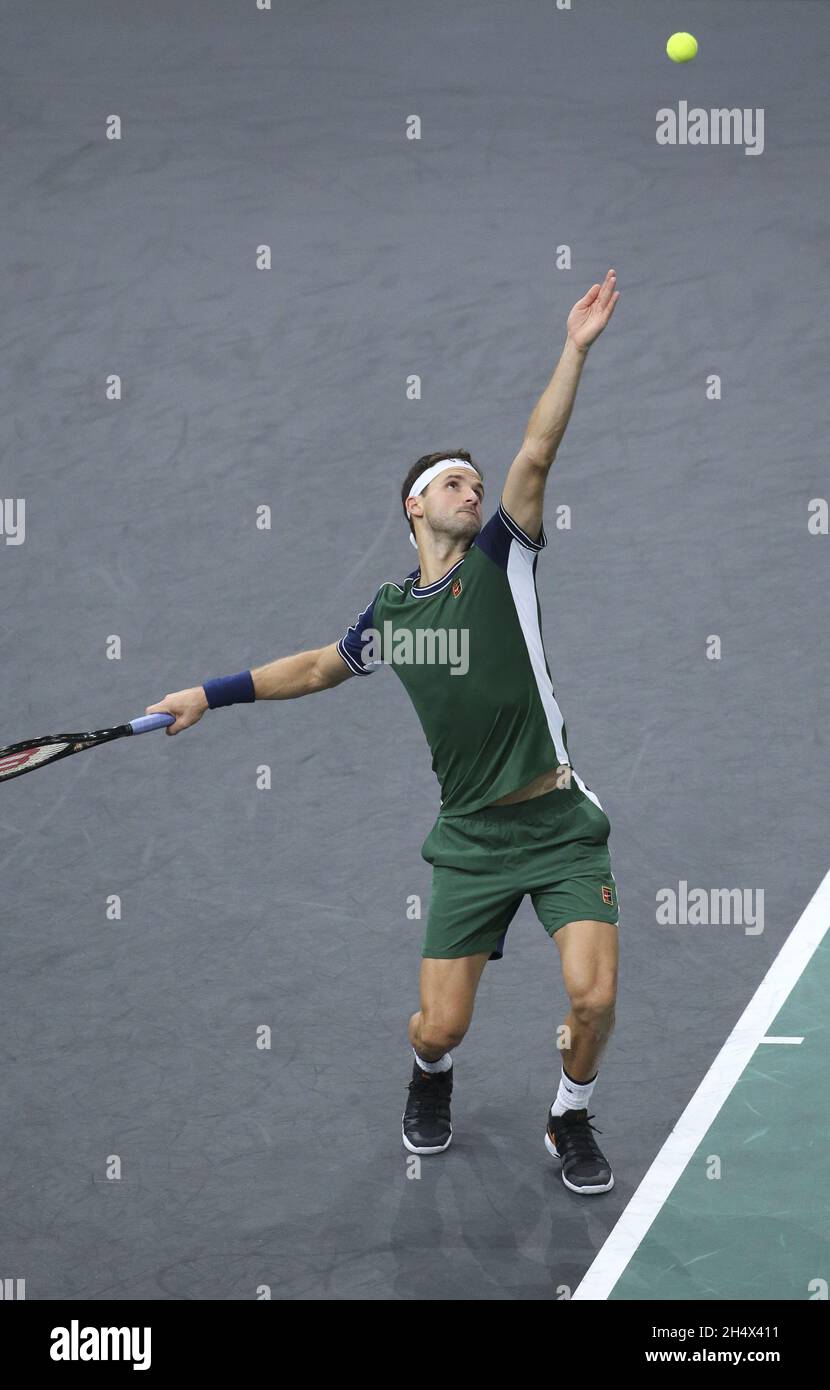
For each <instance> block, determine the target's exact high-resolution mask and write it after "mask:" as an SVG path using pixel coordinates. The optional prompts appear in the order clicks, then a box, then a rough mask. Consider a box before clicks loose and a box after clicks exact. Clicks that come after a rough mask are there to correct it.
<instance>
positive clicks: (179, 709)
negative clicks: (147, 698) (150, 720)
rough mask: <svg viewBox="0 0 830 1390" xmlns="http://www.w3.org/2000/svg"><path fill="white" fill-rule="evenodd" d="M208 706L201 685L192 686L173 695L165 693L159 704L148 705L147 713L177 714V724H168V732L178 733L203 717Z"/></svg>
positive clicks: (166, 730)
mask: <svg viewBox="0 0 830 1390" xmlns="http://www.w3.org/2000/svg"><path fill="white" fill-rule="evenodd" d="M207 707H208V702H207V697H206V695H205V692H204V689H203V688H202V686H201V685H194V686H191V688H190V690H177V691H176V692H175V693H174V694H173V695H165V697H164V699H163V700H159V702H158V704H157V705H148V706H147V708H146V710H145V711H144V713H145V714H160V713H166V714H175V716H176V722H175V724H168V726H167V728H166V729H165V731H164V732H165V733H166V734H178V733H181V731H182V729H189V728H190V726H191V724H196V723H197V722H198V720H200V719H201V717H202V715H203V714H204V712H205V710H206V709H207Z"/></svg>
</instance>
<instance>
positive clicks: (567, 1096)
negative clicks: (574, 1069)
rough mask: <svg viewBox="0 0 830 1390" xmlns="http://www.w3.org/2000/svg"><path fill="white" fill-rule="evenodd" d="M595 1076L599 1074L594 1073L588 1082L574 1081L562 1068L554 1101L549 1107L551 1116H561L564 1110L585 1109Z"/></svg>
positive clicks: (594, 1082) (594, 1083)
mask: <svg viewBox="0 0 830 1390" xmlns="http://www.w3.org/2000/svg"><path fill="white" fill-rule="evenodd" d="M597 1076H599V1072H596V1073H595V1074H594V1076H593V1077H592V1078H591V1080H590V1081H574V1080H573V1078H572V1077H570V1076H568V1073H567V1072H566V1071H565V1068H564V1067H563V1068H562V1076H561V1078H560V1080H559V1090H558V1091H557V1093H556V1100H555V1101H554V1102H553V1105H552V1106H551V1107H550V1113H551V1115H563V1114H564V1113H565V1111H566V1110H585V1109H587V1106H588V1101H589V1100H590V1099H591V1092H592V1091H593V1089H594V1086H595V1085H596V1080H597Z"/></svg>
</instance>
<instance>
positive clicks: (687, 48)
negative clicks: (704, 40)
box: [666, 34, 697, 63]
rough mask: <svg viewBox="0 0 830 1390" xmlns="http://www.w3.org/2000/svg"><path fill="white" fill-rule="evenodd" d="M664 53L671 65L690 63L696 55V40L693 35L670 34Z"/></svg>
mask: <svg viewBox="0 0 830 1390" xmlns="http://www.w3.org/2000/svg"><path fill="white" fill-rule="evenodd" d="M666 52H667V53H668V55H669V57H670V58H671V60H672V62H673V63H690V62H691V61H692V59H693V58H694V56H695V54H696V53H697V39H696V38H695V36H694V34H672V36H671V38H670V39H669V41H668V43H667V44H666Z"/></svg>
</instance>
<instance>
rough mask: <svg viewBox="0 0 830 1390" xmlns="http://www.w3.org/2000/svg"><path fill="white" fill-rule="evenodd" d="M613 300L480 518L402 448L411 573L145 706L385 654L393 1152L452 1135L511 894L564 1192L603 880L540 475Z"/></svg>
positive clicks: (598, 985) (450, 465)
mask: <svg viewBox="0 0 830 1390" xmlns="http://www.w3.org/2000/svg"><path fill="white" fill-rule="evenodd" d="M618 299H619V291H618V290H617V289H616V274H615V272H614V271H613V270H609V271H608V274H607V275H606V277H605V280H604V282H603V284H602V285H592V287H591V289H590V290H588V293H587V294H586V295H584V296H583V298H582V299H580V300H579V301H578V302H577V303H576V304H575V305H574V307H573V309H572V310H571V312H570V314H569V315H568V320H567V337H566V341H565V346H564V349H563V351H562V355H561V357H560V359H559V362H558V364H557V367H556V370H555V372H554V374H553V377H552V378H551V381H550V382H549V384H548V386H547V388H546V389H545V391H544V392H543V394H542V396H541V397H540V399H539V401H538V403H537V405H536V407H535V409H534V411H533V413H532V415H531V416H530V420H529V422H528V426H527V430H526V433H525V437H524V440H523V442H522V446H521V448H520V450H519V452H518V454H517V455H516V457H515V459H514V460H513V463H512V464H511V467H510V471H509V473H508V475H507V481H506V482H505V485H504V490H503V492H502V495H501V501H500V503H499V506H498V508H497V510H496V511H495V512H494V514H493V515H492V516H491V517H490V519H489V520H488V521H487V522H486V524H482V509H483V501H484V483H483V474H482V472H481V469H480V468H479V467H478V466H477V465H476V464H475V463H474V462H473V460H472V459H471V457H470V454H469V453H468V452H466V451H465V450H456V451H455V452H447V451H440V452H438V453H433V454H427V455H426V456H425V457H423V458H420V459H418V461H417V463H415V464H414V465H413V467H412V468H410V470H409V472H408V473H407V476H406V479H405V481H404V485H403V490H402V494H401V496H402V502H403V509H404V514H405V516H406V518H407V521H408V524H409V528H410V539H411V540H412V542H413V544H414V545H416V547H417V550H418V561H419V563H418V567H417V569H415V570H413V571H412V573H411V574H408V575H407V577H406V578H405V579H404V580H403V582H402V583H400V584H398V583H393V582H391V581H390V582H387V583H384V584H381V586H380V588H379V589H378V590H377V592H376V594H375V596H374V598H373V599H372V601H371V603H370V604H369V605H368V607H367V608H365V609H364V610H363V611H362V612H361V613H360V614H359V616H358V618H357V620H356V622H355V623H353V624H352V626H351V627H350V628H349V629H348V631H347V632H346V633H345V634H344V635H343V636H342V637H341V638H340V640H339V641H338V642H333V643H331V645H330V646H327V647H322V648H320V649H318V650H314V651H307V652H299V653H297V654H296V655H294V656H288V657H283V658H281V659H280V660H277V661H272V662H271V663H270V664H269V665H267V666H262V667H259V668H257V669H255V670H252V671H243V672H241V673H239V674H238V675H235V676H224V677H219V678H218V679H214V680H208V681H206V682H205V683H204V685H203V686H196V687H194V688H192V689H189V690H180V691H177V692H175V693H174V694H172V695H167V696H166V697H165V698H164V699H163V700H161V701H160V702H159V703H158V704H157V705H148V707H147V711H146V712H147V713H148V714H151V713H155V712H156V711H162V710H166V711H169V712H170V713H171V714H174V715H175V716H176V722H175V723H174V724H171V725H170V727H169V728H168V729H167V732H168V733H169V734H177V733H179V732H180V731H181V730H182V729H186V728H187V727H188V726H189V725H191V724H194V723H195V722H196V720H198V719H200V718H201V716H202V714H203V713H204V712H205V710H206V709H208V708H210V709H216V708H218V707H220V706H223V705H230V704H234V703H236V702H239V701H251V700H290V699H295V698H296V697H297V696H300V695H310V694H312V693H313V692H314V691H318V690H326V689H328V688H330V687H332V686H335V685H340V684H341V683H342V682H343V681H345V680H347V679H349V678H350V677H352V676H358V677H365V676H368V675H370V674H371V673H372V672H373V671H375V670H376V669H377V668H378V666H380V665H384V664H388V665H391V666H392V667H393V669H394V670H395V672H396V674H397V675H398V676H399V677H400V679H401V681H402V682H403V685H404V687H405V689H406V691H407V693H408V694H409V696H410V698H411V700H412V702H413V704H414V706H415V709H416V712H417V714H418V717H419V719H420V721H421V724H422V726H423V729H424V732H425V734H426V737H427V741H428V743H429V745H430V749H431V752H432V759H433V761H432V766H433V769H434V771H435V773H436V775H437V778H438V781H439V783H440V786H441V793H442V799H441V805H440V810H439V813H438V817H437V819H436V821H435V824H434V825H433V827H432V829H431V830H430V833H429V835H428V836H427V838H426V840H425V841H424V844H423V846H422V849H421V853H422V856H423V858H424V859H425V860H426V861H427V863H429V864H431V865H432V866H433V877H432V893H431V897H430V905H429V913H428V919H427V924H426V931H425V935H424V940H423V943H422V947H421V955H422V961H421V980H420V1004H421V1007H420V1009H419V1011H418V1012H417V1013H415V1014H413V1015H412V1017H411V1019H410V1021H409V1039H410V1042H411V1045H412V1050H413V1053H414V1061H413V1068H412V1080H411V1082H410V1083H409V1088H408V1089H409V1096H408V1101H407V1104H406V1109H405V1112H404V1115H403V1121H402V1137H403V1142H404V1145H405V1147H406V1148H407V1149H408V1150H409V1151H410V1152H412V1153H416V1154H436V1153H441V1152H442V1151H443V1150H444V1149H446V1148H447V1147H448V1145H449V1143H450V1141H451V1139H452V1127H451V1123H450V1097H451V1092H452V1086H453V1058H452V1053H453V1051H454V1049H455V1048H457V1047H458V1046H459V1044H460V1043H461V1041H462V1039H463V1038H464V1036H465V1034H466V1032H467V1030H468V1028H469V1026H470V1021H471V1018H472V1013H473V1004H474V1001H475V995H476V990H477V987H478V983H479V980H480V979H481V974H482V971H483V969H484V966H485V965H486V963H487V961H490V960H500V959H501V958H502V956H503V953H504V946H505V938H506V934H507V930H508V927H509V926H510V923H511V921H512V920H513V918H514V916H515V914H516V912H517V910H518V908H519V905H520V903H521V902H522V899H523V898H524V896H525V894H528V893H529V894H530V898H531V902H532V904H533V908H534V910H535V913H536V916H537V917H538V919H539V921H540V922H541V923H542V926H543V927H544V928H545V930H546V931H547V932H548V934H549V935H550V936H551V937H552V938H553V940H554V941H555V942H556V945H557V947H558V948H559V955H560V958H561V964H562V972H563V979H564V983H565V988H566V990H567V993H568V997H569V1000H570V1012H569V1014H568V1017H567V1019H566V1022H565V1025H564V1028H563V1029H562V1030H560V1038H559V1046H560V1051H561V1076H560V1078H559V1087H558V1092H557V1094H556V1097H555V1099H554V1102H553V1104H552V1105H551V1106H550V1108H549V1110H548V1114H547V1126H546V1132H545V1144H546V1147H547V1149H548V1152H549V1153H550V1154H551V1155H553V1156H554V1157H555V1158H557V1159H558V1160H559V1161H560V1165H561V1166H560V1171H561V1175H562V1180H563V1182H564V1183H565V1185H566V1187H568V1188H570V1189H571V1190H572V1191H574V1192H578V1193H581V1194H593V1193H599V1192H607V1191H608V1190H609V1188H611V1187H613V1185H614V1177H613V1174H612V1171H611V1165H610V1163H609V1162H608V1160H607V1158H606V1157H605V1156H604V1155H603V1153H602V1152H601V1151H600V1149H599V1146H598V1145H597V1142H596V1140H595V1138H594V1134H595V1133H598V1132H599V1131H597V1130H595V1128H594V1126H593V1125H592V1124H591V1120H592V1119H594V1118H595V1117H594V1116H593V1115H589V1114H588V1106H589V1103H590V1101H591V1096H592V1092H593V1090H594V1087H595V1085H596V1082H597V1076H598V1064H599V1059H600V1055H601V1053H602V1052H603V1050H604V1048H605V1045H606V1043H607V1040H608V1038H609V1036H610V1033H611V1030H612V1027H613V1023H614V1005H615V1000H616V985H617V962H618V941H617V936H618V927H617V923H618V920H619V912H618V901H617V888H616V883H615V880H614V875H613V873H612V871H611V863H610V857H609V852H608V835H609V831H610V823H609V820H608V817H607V816H606V814H605V812H604V810H603V809H602V806H601V805H600V802H599V799H598V798H597V796H596V795H595V793H594V792H593V791H591V789H590V788H589V787H587V786H586V785H585V783H584V782H583V781H582V779H581V778H580V777H579V775H578V774H577V772H576V771H575V769H574V768H573V766H572V765H571V761H570V757H569V754H568V746H567V740H566V733H565V725H564V722H563V719H562V715H561V713H560V710H559V706H558V704H557V701H556V696H555V695H554V691H553V685H552V683H551V676H550V670H549V667H548V662H547V657H546V653H545V648H544V644H543V640H542V629H541V615H540V608H539V600H538V595H537V591H536V563H537V559H538V556H539V553H540V551H542V550H543V549H544V548H545V546H546V545H547V537H546V535H545V530H544V526H543V521H542V504H543V499H544V493H545V484H546V482H547V477H548V473H549V471H550V468H551V464H552V463H553V461H554V459H555V457H556V452H557V449H558V448H559V444H560V442H561V440H562V436H563V434H564V432H565V429H566V427H567V424H568V420H569V418H570V414H571V410H572V408H573V403H574V399H575V396H576V390H577V386H578V384H579V379H580V375H581V373H582V369H583V367H584V364H585V358H586V355H587V353H588V349H589V348H590V346H591V344H592V343H593V342H594V341H595V339H596V338H597V337H598V336H599V334H600V333H601V332H602V331H603V329H604V328H605V326H606V324H607V323H608V321H609V319H610V318H611V315H612V313H613V311H614V308H615V306H616V302H617V300H618Z"/></svg>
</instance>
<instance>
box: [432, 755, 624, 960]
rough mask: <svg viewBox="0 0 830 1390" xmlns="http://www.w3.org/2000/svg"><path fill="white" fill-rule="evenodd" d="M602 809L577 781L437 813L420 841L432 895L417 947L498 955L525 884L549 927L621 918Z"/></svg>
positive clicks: (439, 955)
mask: <svg viewBox="0 0 830 1390" xmlns="http://www.w3.org/2000/svg"><path fill="white" fill-rule="evenodd" d="M610 829H611V823H610V821H609V819H608V817H607V816H606V814H605V812H604V811H603V810H602V809H601V808H600V807H599V806H597V805H596V803H595V802H593V801H592V800H591V799H590V797H588V796H586V795H585V793H584V792H583V791H582V790H581V789H580V788H579V787H578V786H577V785H576V784H575V783H574V782H573V781H572V783H571V786H570V787H562V788H557V789H555V790H554V791H551V792H546V793H545V795H544V796H537V797H533V798H531V800H530V801H519V802H514V803H513V804H512V805H508V806H485V808H484V809H483V810H481V811H473V812H472V813H471V814H470V815H466V816H446V817H444V816H441V815H439V816H438V819H437V821H436V822H435V825H434V826H433V827H432V829H431V830H430V832H429V834H428V835H427V838H426V839H425V841H424V843H423V845H422V847H421V855H422V857H423V858H424V859H425V860H426V861H427V863H428V864H432V866H433V870H432V895H431V897H430V904H429V914H428V917H427V927H426V933H425V936H424V940H423V944H422V948H421V955H422V956H429V957H431V958H432V959H436V960H452V959H454V958H456V957H458V956H472V955H475V954H476V953H477V952H479V951H489V952H490V959H491V960H501V958H502V956H503V954H504V939H505V936H506V934H507V928H508V927H509V926H510V923H511V922H512V920H513V918H514V917H515V915H516V913H517V911H518V909H519V904H520V903H521V901H522V899H523V897H524V896H525V894H526V893H529V894H530V897H531V901H532V903H533V907H534V911H535V912H536V916H537V917H538V918H539V921H540V922H541V923H542V926H543V927H544V928H545V931H546V932H548V934H549V935H550V936H553V934H554V932H556V931H558V930H559V928H560V927H564V926H565V925H566V924H567V923H568V922H577V921H582V920H590V921H595V922H615V923H616V922H618V921H619V910H618V900H617V885H616V883H615V881H614V875H613V873H612V872H611V859H610V855H609V853H608V835H609V832H610Z"/></svg>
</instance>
